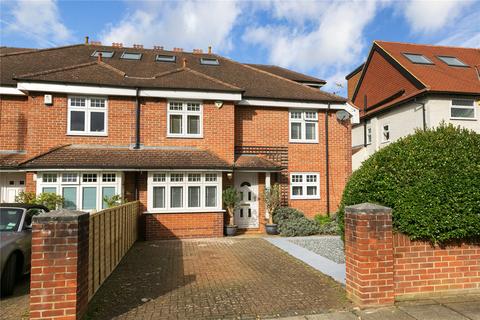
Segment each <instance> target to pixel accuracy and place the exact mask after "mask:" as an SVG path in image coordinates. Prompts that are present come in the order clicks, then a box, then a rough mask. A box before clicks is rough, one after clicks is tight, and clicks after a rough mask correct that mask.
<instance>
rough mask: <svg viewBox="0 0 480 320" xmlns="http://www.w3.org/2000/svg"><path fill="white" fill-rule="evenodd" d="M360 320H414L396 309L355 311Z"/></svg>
mask: <svg viewBox="0 0 480 320" xmlns="http://www.w3.org/2000/svg"><path fill="white" fill-rule="evenodd" d="M355 313H357V314H358V315H359V316H360V319H362V320H415V318H413V317H411V316H410V315H408V314H406V313H405V312H403V311H402V310H400V309H398V308H397V307H387V308H377V309H366V310H360V311H355Z"/></svg>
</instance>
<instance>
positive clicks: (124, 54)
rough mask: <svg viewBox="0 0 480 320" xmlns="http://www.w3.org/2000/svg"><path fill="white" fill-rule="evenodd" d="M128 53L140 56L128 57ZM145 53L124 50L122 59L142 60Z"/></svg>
mask: <svg viewBox="0 0 480 320" xmlns="http://www.w3.org/2000/svg"><path fill="white" fill-rule="evenodd" d="M127 55H131V56H132V55H138V58H133V57H130V58H127ZM142 56H143V53H140V52H130V51H123V52H122V55H121V56H120V59H125V60H142Z"/></svg>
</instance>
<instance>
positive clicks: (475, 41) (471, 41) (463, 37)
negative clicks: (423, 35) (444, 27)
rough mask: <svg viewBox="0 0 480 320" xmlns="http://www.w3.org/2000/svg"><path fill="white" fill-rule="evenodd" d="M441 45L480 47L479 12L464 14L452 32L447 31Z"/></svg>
mask: <svg viewBox="0 0 480 320" xmlns="http://www.w3.org/2000/svg"><path fill="white" fill-rule="evenodd" d="M438 44H439V45H449V46H460V47H469V48H480V26H479V22H478V12H475V11H473V12H472V13H470V14H469V15H466V16H464V17H463V18H462V19H461V20H460V22H459V23H458V24H456V25H455V28H454V29H453V30H452V32H450V33H447V34H446V36H445V37H444V39H443V40H442V41H440V42H439V43H438Z"/></svg>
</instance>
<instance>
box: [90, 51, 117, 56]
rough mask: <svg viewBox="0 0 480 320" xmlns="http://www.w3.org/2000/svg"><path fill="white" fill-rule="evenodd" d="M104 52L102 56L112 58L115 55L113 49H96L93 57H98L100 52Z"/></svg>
mask: <svg viewBox="0 0 480 320" xmlns="http://www.w3.org/2000/svg"><path fill="white" fill-rule="evenodd" d="M99 53H101V54H102V58H112V57H113V56H114V55H115V51H113V50H95V51H93V53H92V55H91V56H92V57H98V54H99Z"/></svg>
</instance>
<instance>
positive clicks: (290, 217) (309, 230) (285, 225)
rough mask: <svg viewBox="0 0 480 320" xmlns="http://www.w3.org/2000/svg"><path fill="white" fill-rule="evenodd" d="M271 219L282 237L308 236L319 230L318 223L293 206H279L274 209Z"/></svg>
mask: <svg viewBox="0 0 480 320" xmlns="http://www.w3.org/2000/svg"><path fill="white" fill-rule="evenodd" d="M273 221H274V222H275V223H276V224H277V230H278V232H279V233H280V235H281V236H284V237H298V236H310V235H312V234H317V233H318V232H319V228H320V227H319V225H318V224H317V223H316V222H315V221H312V220H309V219H307V218H306V217H305V215H304V214H303V213H302V212H301V211H298V210H297V209H294V208H289V207H281V208H278V209H277V210H275V213H274V215H273Z"/></svg>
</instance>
